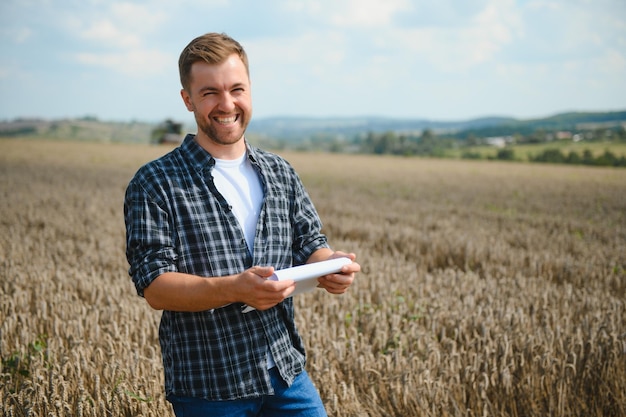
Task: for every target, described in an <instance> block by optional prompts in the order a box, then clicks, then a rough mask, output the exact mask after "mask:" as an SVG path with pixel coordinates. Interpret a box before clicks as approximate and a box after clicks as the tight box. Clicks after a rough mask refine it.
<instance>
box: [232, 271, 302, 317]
mask: <svg viewBox="0 0 626 417" xmlns="http://www.w3.org/2000/svg"><path fill="white" fill-rule="evenodd" d="M273 273H274V268H273V267H271V266H253V267H252V268H250V269H247V270H245V271H244V272H242V273H241V274H239V275H238V276H237V279H236V281H237V287H236V290H237V292H238V297H237V298H238V301H240V302H243V303H245V304H247V305H248V306H250V307H254V308H256V309H257V310H267V309H269V308H272V307H274V306H275V305H276V304H278V303H280V302H281V301H283V300H284V299H285V298H287V297H289V295H291V293H292V292H293V291H294V290H295V289H296V285H295V282H294V281H293V280H291V279H290V280H284V281H273V280H268V278H269V277H270V276H272V274H273Z"/></svg>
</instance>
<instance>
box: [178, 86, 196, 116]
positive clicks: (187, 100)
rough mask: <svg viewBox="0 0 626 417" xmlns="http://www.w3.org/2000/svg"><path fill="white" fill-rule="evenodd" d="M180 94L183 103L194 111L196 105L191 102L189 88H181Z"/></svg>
mask: <svg viewBox="0 0 626 417" xmlns="http://www.w3.org/2000/svg"><path fill="white" fill-rule="evenodd" d="M180 96H181V97H182V98H183V103H185V107H187V110H189V111H194V105H193V103H192V102H191V97H190V96H189V93H187V90H185V89H184V88H183V89H182V90H180Z"/></svg>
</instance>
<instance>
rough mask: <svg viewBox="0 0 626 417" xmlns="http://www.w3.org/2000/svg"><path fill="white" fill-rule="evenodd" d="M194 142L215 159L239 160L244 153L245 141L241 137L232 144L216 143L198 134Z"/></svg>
mask: <svg viewBox="0 0 626 417" xmlns="http://www.w3.org/2000/svg"><path fill="white" fill-rule="evenodd" d="M196 142H198V144H199V145H200V146H201V147H202V148H204V150H205V151H207V152H208V153H210V154H211V156H212V157H214V158H217V159H225V160H232V159H237V158H240V157H241V156H242V155H243V154H244V153H245V152H246V140H245V138H244V137H243V136H242V137H241V139H239V140H238V141H236V142H234V143H226V144H222V143H217V142H215V141H213V140H211V139H209V138H208V137H207V136H205V135H203V134H201V133H199V134H197V135H196Z"/></svg>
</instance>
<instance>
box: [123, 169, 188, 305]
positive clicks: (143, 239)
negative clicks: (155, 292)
mask: <svg viewBox="0 0 626 417" xmlns="http://www.w3.org/2000/svg"><path fill="white" fill-rule="evenodd" d="M168 217H169V216H168V213H167V211H166V210H164V208H163V207H161V206H160V205H159V204H158V202H157V201H156V199H155V198H154V196H150V195H149V193H148V192H147V191H146V190H145V189H144V187H142V184H141V182H140V181H139V180H138V179H137V177H136V178H135V179H133V180H132V181H131V182H130V183H129V185H128V188H127V189H126V196H125V199H124V220H125V223H126V259H127V260H128V264H129V265H130V267H129V270H128V272H129V274H130V276H131V278H132V280H133V283H134V284H135V288H136V289H137V294H139V295H140V296H143V291H144V289H145V288H146V287H147V286H148V285H150V283H152V281H154V280H155V279H156V278H157V277H158V276H159V275H161V274H163V273H165V272H175V271H176V270H177V267H176V259H177V254H176V251H175V249H174V245H173V242H172V233H171V230H170V229H171V222H170V220H171V219H169V218H168Z"/></svg>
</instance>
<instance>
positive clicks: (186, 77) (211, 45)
mask: <svg viewBox="0 0 626 417" xmlns="http://www.w3.org/2000/svg"><path fill="white" fill-rule="evenodd" d="M232 54H236V55H237V56H239V58H241V61H242V62H243V64H244V65H245V67H246V73H247V74H248V76H250V70H249V68H248V55H247V54H246V51H245V50H244V49H243V46H241V44H240V43H239V42H237V41H236V40H234V39H233V38H231V37H230V36H228V35H226V34H225V33H206V34H204V35H202V36H198V37H197V38H195V39H194V40H192V41H191V42H189V44H188V45H187V46H186V47H185V49H183V51H182V52H181V53H180V57H179V58H178V72H179V74H180V83H181V84H182V86H183V88H184V89H185V90H186V91H189V85H190V84H191V66H192V65H193V64H194V63H195V62H198V61H204V62H206V63H207V64H220V63H222V62H224V61H225V60H226V59H227V58H228V57H229V56H231V55H232Z"/></svg>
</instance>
